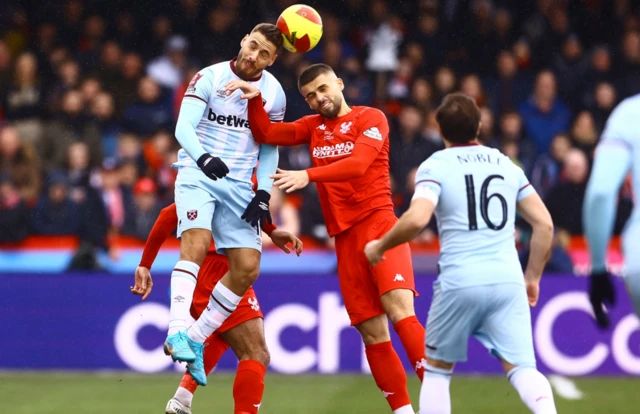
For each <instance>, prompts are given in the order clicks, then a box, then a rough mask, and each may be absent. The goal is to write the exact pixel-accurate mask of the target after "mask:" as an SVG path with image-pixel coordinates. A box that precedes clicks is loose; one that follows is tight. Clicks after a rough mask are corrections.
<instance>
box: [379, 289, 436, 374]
mask: <svg viewBox="0 0 640 414" xmlns="http://www.w3.org/2000/svg"><path fill="white" fill-rule="evenodd" d="M380 301H381V302H382V306H383V307H384V310H385V312H386V313H387V316H389V319H391V323H393V329H394V330H395V331H396V333H397V334H398V337H400V341H402V346H403V348H404V350H405V352H406V353H407V357H408V358H409V361H411V365H412V366H413V369H414V371H415V372H416V375H417V376H418V378H419V379H420V380H421V381H422V377H423V375H424V368H425V366H426V359H425V358H426V356H425V348H424V338H425V330H424V326H422V324H421V323H420V321H418V319H417V318H416V315H415V311H414V307H413V291H412V290H410V289H394V290H391V291H389V292H387V293H385V294H384V295H382V296H381V297H380Z"/></svg>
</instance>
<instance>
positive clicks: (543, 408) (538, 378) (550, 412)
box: [507, 367, 557, 414]
mask: <svg viewBox="0 0 640 414" xmlns="http://www.w3.org/2000/svg"><path fill="white" fill-rule="evenodd" d="M507 378H508V379H509V382H510V383H511V385H513V388H515V389H516V391H518V394H520V398H521V399H522V401H523V402H524V403H525V404H526V406H527V407H529V409H530V410H531V412H532V413H534V414H556V413H557V411H556V405H555V403H554V401H553V391H551V384H549V381H547V378H545V376H544V375H542V374H541V373H540V372H538V370H537V369H535V368H533V367H515V368H514V369H512V370H511V371H509V372H508V373H507Z"/></svg>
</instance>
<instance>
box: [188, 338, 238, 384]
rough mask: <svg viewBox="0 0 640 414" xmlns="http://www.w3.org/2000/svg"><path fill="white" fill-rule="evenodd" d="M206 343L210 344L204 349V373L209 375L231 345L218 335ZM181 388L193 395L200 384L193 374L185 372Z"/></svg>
mask: <svg viewBox="0 0 640 414" xmlns="http://www.w3.org/2000/svg"><path fill="white" fill-rule="evenodd" d="M204 343H205V344H208V345H207V346H205V347H204V372H206V373H207V375H209V374H210V373H211V371H213V368H215V366H216V365H217V364H218V361H220V358H222V355H224V353H225V352H226V351H227V349H229V344H228V343H227V341H225V340H224V339H222V336H220V335H219V334H216V333H214V334H213V335H211V336H210V337H209V338H207V340H206V341H205V342H204ZM180 387H182V388H185V389H187V390H188V391H189V392H190V393H191V394H195V392H196V389H197V388H198V383H197V382H196V381H195V380H194V379H193V377H192V376H191V374H189V373H188V372H185V373H184V376H183V377H182V381H180Z"/></svg>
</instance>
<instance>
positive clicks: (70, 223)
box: [31, 170, 81, 236]
mask: <svg viewBox="0 0 640 414" xmlns="http://www.w3.org/2000/svg"><path fill="white" fill-rule="evenodd" d="M47 184H48V185H47V192H46V193H45V195H43V196H42V197H41V198H40V201H39V202H38V205H37V206H36V207H35V209H34V210H33V213H32V218H31V225H32V227H33V229H34V231H35V233H36V234H47V235H53V234H55V235H73V236H75V235H78V234H79V233H80V225H81V221H80V220H78V217H79V215H80V206H79V205H78V204H76V203H75V202H73V201H72V200H71V198H70V197H69V191H68V190H69V188H68V181H67V177H66V174H65V173H64V172H62V171H58V170H56V171H52V172H51V173H50V174H49V176H48V181H47Z"/></svg>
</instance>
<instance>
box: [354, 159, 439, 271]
mask: <svg viewBox="0 0 640 414" xmlns="http://www.w3.org/2000/svg"><path fill="white" fill-rule="evenodd" d="M438 173H439V171H437V166H436V163H435V161H433V160H431V159H428V160H427V161H425V162H424V163H423V164H422V165H421V166H420V168H418V172H417V173H416V185H415V188H416V189H415V192H414V195H413V198H412V200H411V206H410V207H409V209H408V210H407V211H406V212H405V213H404V214H403V215H402V217H400V220H398V222H397V223H396V224H395V225H394V226H393V227H392V228H391V230H389V232H387V233H386V234H385V235H384V236H383V237H382V238H381V239H380V240H373V241H370V242H369V243H367V245H366V247H365V250H364V252H365V255H366V256H367V259H368V260H369V263H370V264H371V265H372V266H375V265H376V264H378V262H380V260H383V259H384V257H383V255H384V252H386V251H387V250H389V249H393V248H394V247H396V246H399V245H401V244H403V243H406V242H408V241H411V240H413V239H414V238H415V237H416V236H417V235H418V234H419V233H420V231H422V230H423V229H424V228H425V226H426V225H427V224H429V221H430V220H431V217H432V216H433V212H434V210H435V208H436V206H437V205H438V200H439V198H440V190H441V189H440V186H441V184H440V179H439V178H438V177H437V176H436V174H438Z"/></svg>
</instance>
